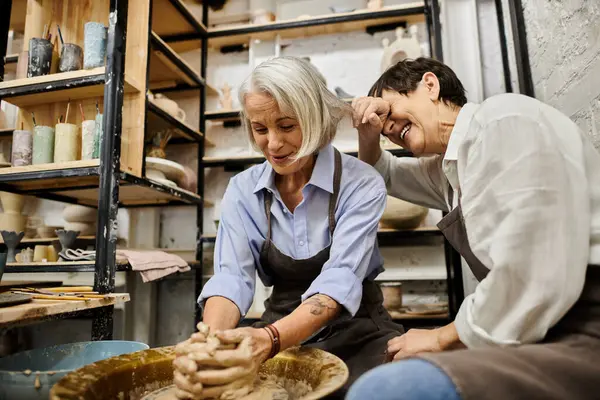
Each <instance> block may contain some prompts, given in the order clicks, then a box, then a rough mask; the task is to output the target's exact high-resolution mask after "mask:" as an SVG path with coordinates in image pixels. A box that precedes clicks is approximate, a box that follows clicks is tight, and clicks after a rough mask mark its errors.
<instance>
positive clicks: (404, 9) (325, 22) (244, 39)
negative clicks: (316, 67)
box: [161, 2, 425, 52]
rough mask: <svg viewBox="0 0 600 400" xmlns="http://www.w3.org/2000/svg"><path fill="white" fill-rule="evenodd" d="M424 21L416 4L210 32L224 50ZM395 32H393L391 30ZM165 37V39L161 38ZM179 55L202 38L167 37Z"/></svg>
mask: <svg viewBox="0 0 600 400" xmlns="http://www.w3.org/2000/svg"><path fill="white" fill-rule="evenodd" d="M423 21H425V5H424V3H423V2H414V3H409V4H402V5H398V6H390V7H384V8H382V9H380V10H375V11H373V10H367V9H363V10H356V11H353V12H349V13H339V14H327V15H316V16H311V17H309V18H306V19H290V20H281V21H274V22H269V23H265V24H240V25H234V26H227V27H223V28H211V29H209V30H208V37H209V39H210V40H209V45H210V46H211V47H217V48H221V47H225V46H237V45H243V44H248V43H249V42H250V41H251V40H273V39H274V38H275V37H276V36H277V35H279V36H280V37H281V38H282V39H293V38H299V37H308V36H315V35H324V34H336V33H345V32H352V31H360V30H365V29H367V28H369V27H372V26H377V25H393V24H400V23H402V22H406V23H408V24H414V23H419V22H423ZM390 29H392V28H390ZM161 36H162V35H161ZM163 38H164V39H165V41H167V42H171V41H173V42H175V41H180V42H181V43H177V44H172V46H173V48H174V49H175V50H176V51H178V52H182V51H189V50H193V49H197V48H199V47H200V42H199V36H198V35H193V34H188V35H185V34H178V35H173V36H172V37H164V36H163Z"/></svg>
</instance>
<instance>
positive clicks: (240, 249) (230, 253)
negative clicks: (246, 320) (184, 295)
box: [198, 179, 256, 316]
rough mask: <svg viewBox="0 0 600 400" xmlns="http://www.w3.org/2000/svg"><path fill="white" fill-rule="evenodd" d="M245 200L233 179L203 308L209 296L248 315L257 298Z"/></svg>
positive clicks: (223, 205)
mask: <svg viewBox="0 0 600 400" xmlns="http://www.w3.org/2000/svg"><path fill="white" fill-rule="evenodd" d="M243 199H244V196H242V194H241V193H240V191H239V189H238V188H237V186H236V183H235V179H232V180H231V181H230V183H229V186H228V187H227V190H226V191H225V195H224V196H223V200H222V202H221V219H220V222H219V230H218V233H217V240H216V242H215V253H214V270H215V274H214V276H213V277H212V278H210V279H209V281H208V282H207V283H206V285H204V288H203V289H202V293H201V294H200V297H199V298H198V303H199V304H200V305H201V306H203V305H204V302H205V301H206V300H207V299H208V298H209V297H212V296H221V297H225V298H227V299H229V300H231V301H232V302H233V303H235V305H236V306H237V307H238V308H239V310H240V314H241V315H242V316H245V315H246V313H247V312H248V310H249V309H250V306H251V305H252V300H253V298H254V288H255V284H256V264H255V261H254V256H253V252H252V249H251V244H250V241H249V240H248V235H247V233H246V225H247V224H245V223H244V222H245V219H244V217H243V216H244V215H245V210H244V208H243V206H242V204H241V202H242V201H243ZM246 219H247V218H246Z"/></svg>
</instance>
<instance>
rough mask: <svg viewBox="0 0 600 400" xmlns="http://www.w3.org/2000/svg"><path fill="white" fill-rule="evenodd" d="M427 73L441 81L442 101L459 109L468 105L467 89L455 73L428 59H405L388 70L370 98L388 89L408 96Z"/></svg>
mask: <svg viewBox="0 0 600 400" xmlns="http://www.w3.org/2000/svg"><path fill="white" fill-rule="evenodd" d="M426 72H433V73H434V74H435V76H437V78H438V80H439V81H440V100H442V101H444V102H446V103H452V104H454V105H456V106H459V107H462V106H464V105H465V104H466V103H467V96H466V95H465V88H464V87H463V85H462V83H461V81H460V80H459V79H458V77H457V76H456V74H455V73H454V71H452V69H450V67H449V66H447V65H446V64H444V63H442V62H439V61H437V60H435V59H433V58H428V57H419V58H417V59H416V60H411V59H405V60H402V61H400V62H398V63H397V64H396V65H394V66H392V67H390V68H388V69H387V70H386V71H385V72H384V73H383V75H381V76H380V77H379V79H377V81H376V82H375V84H374V85H373V87H372V88H371V90H369V96H377V97H381V94H382V93H383V91H384V90H386V89H387V90H395V91H396V92H398V93H400V94H404V95H407V94H408V93H411V92H413V91H415V90H416V89H417V85H418V84H419V82H421V79H422V78H423V74H425V73H426Z"/></svg>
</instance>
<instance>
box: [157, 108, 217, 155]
mask: <svg viewBox="0 0 600 400" xmlns="http://www.w3.org/2000/svg"><path fill="white" fill-rule="evenodd" d="M165 129H174V130H175V132H176V134H177V136H178V137H180V138H183V139H185V141H189V142H196V143H197V142H200V141H202V139H203V137H204V134H203V133H202V132H199V131H197V130H196V129H194V128H192V127H191V126H190V125H188V124H187V123H186V122H183V121H180V120H178V119H177V118H175V117H173V116H172V115H171V114H169V113H167V112H166V111H165V110H164V109H163V108H162V107H160V106H159V105H158V104H156V102H154V100H152V99H150V98H148V124H147V126H146V130H147V131H148V130H150V131H151V132H156V131H161V130H165ZM204 144H205V145H207V146H208V147H214V144H213V143H212V142H211V141H209V140H207V139H204Z"/></svg>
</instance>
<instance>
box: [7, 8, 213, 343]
mask: <svg viewBox="0 0 600 400" xmlns="http://www.w3.org/2000/svg"><path fill="white" fill-rule="evenodd" d="M11 3H13V4H12V5H13V7H12V16H11V19H10V21H9V20H8V18H0V50H2V51H4V50H5V49H6V38H7V35H8V31H9V27H10V28H12V29H17V30H20V31H21V32H24V40H23V41H24V45H25V49H24V50H27V46H28V41H29V38H30V37H40V36H41V33H42V32H41V31H42V29H43V27H44V25H45V24H49V26H51V27H55V26H56V25H57V24H59V25H60V27H61V30H62V35H63V38H64V40H65V42H70V43H78V44H80V45H83V22H85V21H90V20H91V21H104V22H105V24H106V25H109V29H108V32H109V37H108V41H107V43H108V45H107V57H106V66H105V67H99V68H94V69H91V70H80V71H73V72H66V73H51V74H49V75H46V76H41V77H36V78H24V79H14V80H9V81H1V80H0V99H1V100H4V101H7V102H9V103H11V104H14V105H16V106H17V107H19V109H20V110H19V114H18V118H17V124H16V126H19V127H21V126H23V127H24V128H25V129H29V130H32V128H33V123H32V121H31V118H30V115H31V113H32V112H33V113H35V116H36V120H37V122H38V123H40V124H44V125H54V124H55V123H56V122H55V121H56V119H57V118H58V116H59V115H60V114H62V113H64V112H65V109H66V104H67V102H70V103H71V107H72V108H71V109H72V110H74V111H73V112H72V114H70V115H72V116H73V117H70V118H69V121H68V122H71V123H74V124H80V123H81V120H82V118H81V117H80V113H79V110H78V106H79V104H81V105H82V107H83V111H84V113H85V115H90V116H91V115H95V113H96V104H97V103H100V104H101V105H102V107H101V112H103V114H104V122H103V124H104V136H103V143H102V149H101V156H100V159H97V160H85V161H72V162H66V163H53V164H45V165H31V166H25V167H10V168H2V169H0V185H1V186H2V190H5V191H13V192H16V193H21V194H26V195H31V196H36V197H40V198H47V199H52V200H58V201H62V202H67V203H77V204H83V205H88V206H92V207H97V208H98V220H97V232H96V235H94V236H91V237H89V238H80V239H84V240H90V241H92V240H95V242H96V260H95V261H81V262H45V263H44V262H41V263H14V264H8V265H7V267H6V272H7V273H25V272H27V273H31V272H52V273H65V272H67V273H71V272H93V273H94V288H95V290H96V291H98V292H100V293H112V292H114V289H115V288H114V273H115V272H116V271H128V270H130V266H129V265H128V264H126V263H122V262H121V261H118V260H117V259H116V257H115V249H116V237H115V236H113V235H112V234H106V233H107V232H109V233H110V232H112V231H113V230H114V229H113V228H114V227H115V226H116V217H117V214H116V213H117V209H118V207H141V206H170V205H194V206H197V207H202V205H203V201H202V197H201V196H200V195H199V194H198V193H192V192H189V191H186V190H184V189H181V188H179V187H171V186H168V185H165V184H163V183H159V182H155V181H152V180H150V179H146V178H145V177H144V172H145V155H144V143H145V142H146V141H147V140H146V139H147V138H146V136H147V135H149V134H152V133H153V132H155V131H157V130H165V129H171V130H173V131H174V132H175V135H176V137H175V139H174V141H176V142H186V143H197V144H200V146H203V145H204V143H205V138H204V135H203V133H202V131H203V128H204V126H201V127H198V128H194V127H192V126H191V125H190V124H188V123H185V122H182V121H179V120H178V119H176V118H174V117H173V116H171V115H170V114H168V113H167V112H166V111H165V110H164V109H162V108H161V107H159V106H158V105H157V104H155V103H154V102H152V101H151V100H149V99H148V97H147V93H148V91H149V90H154V89H165V88H167V89H169V90H188V91H192V90H194V91H196V92H197V94H196V95H197V96H199V97H200V99H201V100H202V103H204V96H205V92H206V88H207V85H206V82H205V79H204V78H203V74H204V71H203V70H202V68H200V72H201V73H199V72H197V70H194V68H192V67H191V66H190V65H189V64H188V63H187V62H185V61H184V60H183V59H182V58H181V57H180V56H179V55H178V54H177V53H176V52H175V51H174V50H173V49H172V48H171V47H170V46H169V45H168V44H167V43H165V42H164V41H163V39H162V38H161V37H162V36H163V35H171V34H177V33H191V32H193V33H195V34H199V35H201V36H202V35H205V34H206V29H205V27H204V26H203V24H202V23H201V22H199V21H197V20H196V19H195V18H194V17H193V15H192V13H191V12H190V11H189V9H188V8H187V6H185V4H184V2H182V1H181V0H123V1H119V2H111V1H109V0H98V1H94V2H93V3H89V4H87V3H86V5H85V6H82V4H80V3H79V2H78V1H76V0H39V1H36V2H26V1H22V0H12V1H11V0H8V1H7V2H2V4H0V15H2V14H3V12H2V10H3V9H6V8H5V7H11ZM111 7H112V8H111ZM67 10H68V11H69V12H67ZM109 14H111V15H115V18H110V19H109ZM4 15H8V13H5V14H4ZM151 15H153V16H154V18H151ZM157 16H158V18H157ZM51 29H54V28H51ZM51 32H52V33H53V36H54V37H56V36H57V33H56V32H54V31H52V30H51ZM125 32H126V34H125ZM2 61H5V62H6V65H5V66H8V69H0V72H1V71H2V70H4V71H7V70H11V69H12V70H14V69H15V67H16V64H17V61H18V57H17V56H16V55H9V56H7V57H4V58H3V60H2ZM0 66H2V63H0ZM202 112H203V110H202ZM140 116H141V118H140ZM12 131H13V130H12V129H6V130H4V131H3V132H0V136H9V135H12ZM207 145H210V143H208V142H207ZM206 205H207V206H209V205H210V204H209V203H207V204H206ZM56 240H57V239H55V238H48V239H30V240H25V241H23V242H22V244H23V245H25V246H27V245H29V244H31V245H35V244H37V243H53V242H55V241H56ZM111 298H114V299H115V300H114V301H112V300H111V301H100V302H98V301H95V302H68V303H65V302H64V301H60V302H58V304H56V305H55V304H50V303H46V304H44V305H43V306H42V305H38V304H37V303H38V302H35V306H33V304H34V303H31V304H30V306H31V308H32V309H35V310H37V309H38V307H39V309H40V310H46V311H44V312H45V313H46V314H48V315H57V316H59V315H62V316H70V315H72V313H73V312H78V311H82V310H90V309H91V310H93V317H94V320H93V324H92V325H93V328H92V338H93V339H109V338H111V337H112V307H107V306H112V305H114V304H115V302H116V301H117V300H118V301H122V300H128V299H129V297H128V295H127V294H125V295H111ZM48 305H50V306H51V307H46V306H48ZM61 307H62V308H61ZM15 310H16V308H15ZM32 313H33V312H32ZM27 315H30V314H27ZM31 315H33V314H31ZM11 318H12V319H11ZM11 318H8V319H6V321H10V322H11V323H28V322H29V321H30V318H28V317H27V316H23V315H19V314H18V313H14V317H11ZM31 320H33V319H31ZM3 321H5V320H3V319H2V317H1V316H0V324H1V323H2V322H3Z"/></svg>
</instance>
